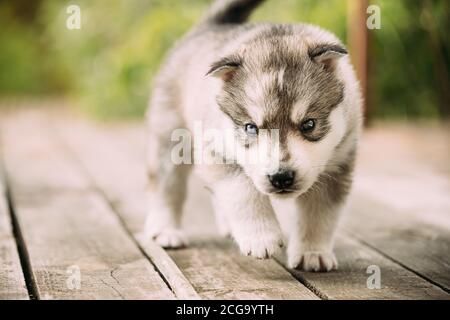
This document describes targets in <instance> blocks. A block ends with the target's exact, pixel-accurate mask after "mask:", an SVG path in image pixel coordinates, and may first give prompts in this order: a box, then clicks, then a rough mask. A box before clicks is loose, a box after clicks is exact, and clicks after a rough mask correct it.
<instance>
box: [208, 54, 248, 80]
mask: <svg viewBox="0 0 450 320" xmlns="http://www.w3.org/2000/svg"><path fill="white" fill-rule="evenodd" d="M240 66H241V62H240V61H239V60H238V59H233V58H223V59H220V60H219V61H217V62H215V63H213V64H212V65H211V68H210V69H209V71H208V72H207V73H206V75H207V76H212V77H216V78H220V79H222V80H223V81H230V80H231V79H232V78H233V76H234V75H235V73H236V71H237V70H238V69H239V67H240Z"/></svg>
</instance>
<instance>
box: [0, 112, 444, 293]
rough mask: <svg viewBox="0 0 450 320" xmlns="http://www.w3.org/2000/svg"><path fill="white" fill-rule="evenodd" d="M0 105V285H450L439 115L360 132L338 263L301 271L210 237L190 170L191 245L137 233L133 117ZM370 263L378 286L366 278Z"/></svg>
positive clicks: (143, 288) (184, 288) (393, 288)
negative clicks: (108, 120) (108, 119)
mask: <svg viewBox="0 0 450 320" xmlns="http://www.w3.org/2000/svg"><path fill="white" fill-rule="evenodd" d="M5 109H6V110H5ZM0 111H1V112H0V157H1V159H2V162H1V167H2V169H3V170H2V174H1V180H0V181H1V182H0V191H1V192H0V299H30V297H31V298H33V299H449V298H450V294H449V293H450V199H449V194H450V166H449V164H450V147H449V137H450V131H449V129H448V128H444V127H443V126H431V127H424V126H419V125H415V126H412V125H410V126H406V125H395V124H391V125H390V124H384V125H381V126H375V127H374V128H372V129H370V130H368V131H367V132H366V133H365V136H364V141H363V144H362V148H361V154H360V158H359V162H358V167H357V173H356V178H355V185H354V190H353V194H352V197H351V203H350V207H349V213H348V215H347V216H346V218H345V219H344V221H343V224H342V227H341V229H340V232H339V236H338V240H337V248H336V251H337V257H338V260H339V263H340V269H339V270H338V271H336V272H331V273H304V272H298V271H292V270H288V269H286V268H284V267H283V264H282V261H283V257H279V259H277V260H255V259H252V258H250V257H244V256H241V255H240V254H239V253H238V251H237V249H236V247H235V246H234V245H233V243H232V242H231V241H230V240H224V239H221V238H218V237H217V232H216V228H215V226H214V216H213V213H212V210H211V206H210V203H209V199H208V195H207V192H206V191H205V190H204V188H203V187H202V185H201V183H200V182H199V181H198V180H197V179H196V178H195V177H193V178H192V179H191V181H190V183H191V185H192V187H191V188H190V189H189V191H190V195H189V200H188V203H187V205H186V207H185V210H186V214H185V216H184V225H185V227H186V229H187V230H188V232H189V235H190V238H191V242H192V245H191V246H190V247H188V248H186V249H181V250H172V251H165V250H163V249H161V248H160V247H158V246H157V245H155V244H153V243H145V242H142V241H141V240H142V239H141V238H140V237H139V234H140V232H141V230H142V226H143V222H144V218H145V207H146V205H145V184H146V174H145V167H144V163H145V162H144V150H145V148H144V146H145V143H144V142H145V136H144V127H143V125H142V124H136V123H134V124H98V123H94V122H89V121H87V120H84V119H83V118H82V117H78V116H76V115H73V114H71V113H70V114H69V113H68V112H67V111H62V110H61V109H60V108H56V109H43V108H12V109H11V110H9V111H8V108H3V109H0ZM369 266H377V267H378V268H379V270H380V276H381V278H380V279H381V288H380V289H376V288H375V289H370V288H368V285H367V281H368V278H369V277H370V276H371V274H368V273H367V269H368V267H369ZM78 276H79V277H78ZM78 280H80V282H78Z"/></svg>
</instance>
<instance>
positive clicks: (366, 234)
mask: <svg viewBox="0 0 450 320" xmlns="http://www.w3.org/2000/svg"><path fill="white" fill-rule="evenodd" d="M351 213H352V219H349V222H348V224H347V228H348V229H349V230H350V231H351V233H352V234H354V235H355V236H356V237H358V238H359V239H361V241H364V242H365V243H367V244H369V245H370V246H372V247H373V248H375V249H376V250H378V251H380V252H382V253H383V254H384V255H386V256H388V257H390V258H391V259H393V260H395V261H397V262H399V263H400V264H402V265H404V266H406V267H407V268H408V269H410V270H413V271H414V272H415V273H417V274H419V275H420V276H422V277H424V278H426V279H428V280H429V281H431V282H433V283H435V284H436V285H438V286H440V287H441V288H442V289H444V290H445V291H446V292H448V293H450V254H449V252H450V231H449V230H448V229H446V228H442V227H439V226H435V225H431V224H426V223H423V222H422V223H421V222H418V221H417V220H415V219H414V217H411V215H408V214H405V213H402V212H401V211H397V210H395V209H393V208H390V207H387V206H385V205H381V204H380V203H379V202H376V201H373V200H372V199H370V198H369V197H368V196H367V195H361V194H359V195H357V196H356V197H355V199H354V200H353V205H352V208H351Z"/></svg>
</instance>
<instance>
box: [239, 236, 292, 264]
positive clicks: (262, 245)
mask: <svg viewBox="0 0 450 320" xmlns="http://www.w3.org/2000/svg"><path fill="white" fill-rule="evenodd" d="M236 242H237V243H238V245H239V249H240V250H241V252H242V254H244V255H247V256H252V257H255V258H258V259H268V258H271V257H272V256H273V255H274V254H275V253H277V252H278V251H279V250H280V248H281V247H282V246H283V240H282V236H281V233H278V232H275V231H266V232H264V233H262V232H258V233H252V232H249V233H247V234H245V235H241V236H240V237H239V238H236Z"/></svg>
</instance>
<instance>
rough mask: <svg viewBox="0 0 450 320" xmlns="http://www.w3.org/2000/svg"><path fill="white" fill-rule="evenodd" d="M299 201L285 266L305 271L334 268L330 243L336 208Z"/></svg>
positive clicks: (331, 242) (333, 257)
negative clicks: (310, 204)
mask: <svg viewBox="0 0 450 320" xmlns="http://www.w3.org/2000/svg"><path fill="white" fill-rule="evenodd" d="M300 201H301V200H298V201H297V202H298V203H297V208H298V212H297V217H296V218H297V221H296V222H295V225H294V230H293V232H292V234H291V235H290V239H289V247H288V251H287V253H288V266H289V267H290V268H297V269H300V270H304V271H331V270H334V269H337V261H336V257H335V256H334V253H333V240H334V233H335V229H336V227H337V223H338V220H339V213H340V210H339V208H337V207H336V208H326V207H323V206H321V205H316V206H309V205H305V204H303V203H301V202H300Z"/></svg>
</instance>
